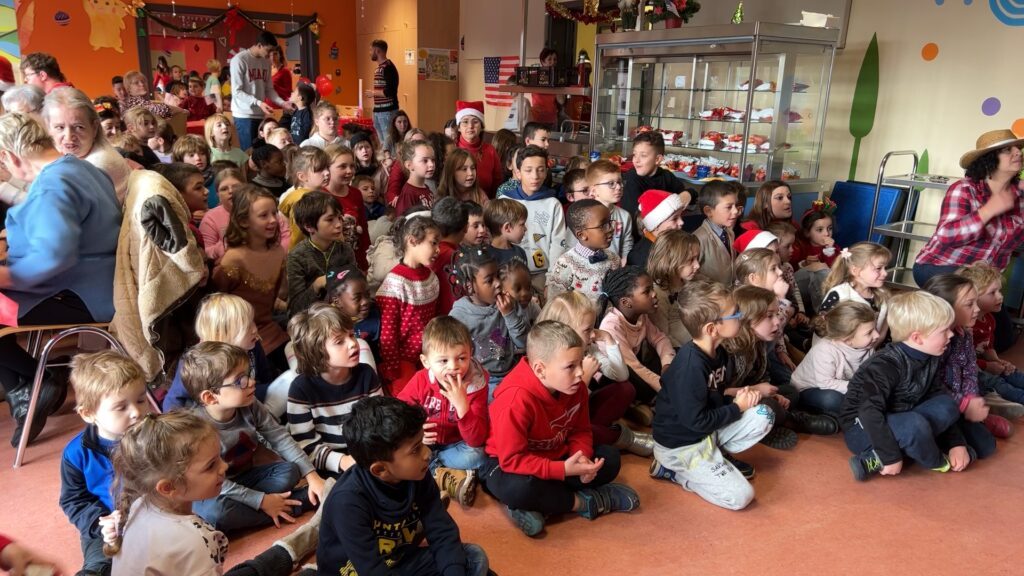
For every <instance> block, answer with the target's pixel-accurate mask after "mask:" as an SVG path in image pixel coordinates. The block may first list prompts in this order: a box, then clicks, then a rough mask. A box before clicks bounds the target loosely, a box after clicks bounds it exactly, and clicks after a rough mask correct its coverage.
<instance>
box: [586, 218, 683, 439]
mask: <svg viewBox="0 0 1024 576" xmlns="http://www.w3.org/2000/svg"><path fill="white" fill-rule="evenodd" d="M574 204H579V202H576V203H574ZM609 305H610V308H609ZM657 307H658V297H657V296H655V295H654V282H652V281H651V277H650V275H648V274H647V273H646V272H644V271H643V270H642V269H641V268H639V267H637V266H626V267H625V268H619V269H617V270H611V271H609V272H608V274H606V275H605V278H604V296H602V308H603V309H606V310H607V312H608V313H607V314H606V315H605V316H604V318H603V319H602V320H601V329H602V330H604V331H606V332H608V333H609V334H611V335H612V337H613V338H615V340H616V341H617V342H618V343H619V347H620V350H621V351H622V358H623V360H625V362H626V366H628V367H629V381H630V382H632V383H633V386H635V387H636V404H634V406H633V407H632V408H631V409H630V411H629V416H630V418H632V419H633V420H634V421H636V422H637V423H638V424H642V425H644V426H650V425H651V420H652V418H653V414H652V410H651V406H652V405H653V404H654V399H655V397H656V396H657V395H658V391H659V390H661V375H662V374H663V373H664V371H665V369H666V368H668V366H669V364H671V363H672V358H673V357H675V354H676V352H675V349H673V348H672V344H671V343H670V342H669V341H668V337H667V336H665V333H664V332H662V331H661V330H658V328H657V327H656V326H655V325H654V323H653V322H651V321H650V320H649V319H648V318H647V316H648V314H651V313H652V312H654V310H655V309H656V308H657Z"/></svg>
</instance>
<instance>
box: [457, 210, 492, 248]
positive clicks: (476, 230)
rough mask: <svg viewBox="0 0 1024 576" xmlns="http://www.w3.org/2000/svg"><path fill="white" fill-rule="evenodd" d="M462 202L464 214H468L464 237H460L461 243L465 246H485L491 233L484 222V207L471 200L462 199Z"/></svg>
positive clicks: (489, 239)
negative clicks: (464, 209) (464, 208)
mask: <svg viewBox="0 0 1024 576" xmlns="http://www.w3.org/2000/svg"><path fill="white" fill-rule="evenodd" d="M462 203H463V204H464V205H465V206H466V214H468V215H469V223H467V224H466V237H465V238H463V239H462V243H463V244H465V245H467V246H487V245H488V244H490V242H491V235H490V234H489V233H488V232H487V225H486V224H485V223H484V207H483V206H482V205H480V204H477V203H476V202H474V201H472V200H463V201H462Z"/></svg>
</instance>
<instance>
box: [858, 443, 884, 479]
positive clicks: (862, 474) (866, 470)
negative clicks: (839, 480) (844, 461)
mask: <svg viewBox="0 0 1024 576" xmlns="http://www.w3.org/2000/svg"><path fill="white" fill-rule="evenodd" d="M850 470H852V471H853V479H854V480H856V481H858V482H863V481H865V480H867V479H868V477H869V476H871V475H872V474H878V473H879V472H881V471H882V461H881V460H879V459H878V454H875V451H874V450H866V451H864V452H861V453H860V454H857V455H856V456H850Z"/></svg>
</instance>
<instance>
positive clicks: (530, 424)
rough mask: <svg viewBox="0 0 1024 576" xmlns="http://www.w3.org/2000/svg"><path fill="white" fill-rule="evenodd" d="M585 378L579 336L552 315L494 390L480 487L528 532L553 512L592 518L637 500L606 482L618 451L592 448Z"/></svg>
mask: <svg viewBox="0 0 1024 576" xmlns="http://www.w3.org/2000/svg"><path fill="white" fill-rule="evenodd" d="M587 394H588V392H587V386H586V384H585V383H584V382H583V341H582V340H581V339H580V337H579V335H578V334H577V333H576V331H575V330H574V329H573V328H571V327H569V326H566V325H565V324H562V323H561V322H556V321H554V320H546V321H543V322H538V323H537V324H536V325H535V326H534V327H533V329H532V330H530V334H529V336H527V339H526V357H525V358H523V359H522V360H520V361H519V364H517V365H516V367H515V368H513V369H512V371H511V372H509V374H508V376H506V377H505V379H504V380H503V381H502V383H501V386H498V388H497V389H496V390H495V392H494V402H492V403H491V406H490V414H491V435H490V437H489V438H488V439H487V446H486V452H487V455H488V457H489V458H488V459H487V461H486V462H485V463H484V465H483V466H482V467H481V468H480V477H481V480H482V481H483V483H484V487H485V488H486V489H487V491H488V492H490V493H491V494H493V495H494V496H495V497H496V498H497V499H498V500H500V501H501V502H502V503H503V504H505V505H506V506H507V508H508V513H509V516H510V517H511V518H512V521H513V522H515V523H516V525H517V526H518V527H519V528H520V529H521V530H522V531H523V532H524V533H525V534H526V535H527V536H536V535H538V534H539V533H540V532H541V530H543V529H544V521H545V518H546V517H547V516H549V515H552V514H564V513H566V512H576V513H578V514H579V515H580V516H583V517H584V518H587V519H588V520H593V519H594V518H596V517H598V516H600V515H602V514H606V513H608V512H629V511H631V510H635V509H636V508H637V507H638V506H639V505H640V498H639V497H638V496H637V493H636V492H635V491H634V490H633V489H632V488H630V487H629V486H626V485H624V484H614V483H611V482H612V480H614V479H615V477H616V476H618V474H619V451H618V449H616V448H613V447H611V446H594V437H593V435H592V434H591V431H590V415H589V413H588V410H587Z"/></svg>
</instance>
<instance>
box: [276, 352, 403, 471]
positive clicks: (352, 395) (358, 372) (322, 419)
mask: <svg viewBox="0 0 1024 576" xmlns="http://www.w3.org/2000/svg"><path fill="white" fill-rule="evenodd" d="M382 393H383V392H382V391H381V387H380V382H379V381H378V380H377V374H376V373H375V372H374V371H373V368H371V367H370V366H367V365H366V364H359V365H357V366H356V367H355V368H353V369H352V373H351V374H350V377H349V379H348V382H345V383H344V384H331V383H330V382H328V381H326V380H324V379H323V378H322V377H320V376H305V375H302V374H300V375H298V376H296V377H295V380H293V381H292V384H291V386H290V387H289V388H288V433H289V434H291V435H292V438H294V439H295V441H296V442H298V443H299V446H301V447H302V449H303V450H305V451H306V454H308V455H309V459H310V460H311V461H312V462H313V466H315V467H316V469H317V470H323V471H326V472H329V473H338V472H341V457H342V456H344V455H345V451H346V446H347V445H346V443H345V436H344V434H343V433H342V432H343V431H342V421H344V420H345V418H346V417H347V416H348V414H349V412H351V411H352V406H353V405H355V403H356V402H358V401H359V400H361V399H363V398H366V397H367V396H380V395H381V394H382Z"/></svg>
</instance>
